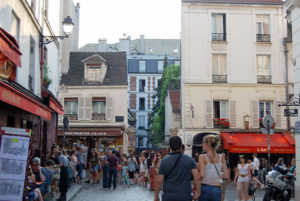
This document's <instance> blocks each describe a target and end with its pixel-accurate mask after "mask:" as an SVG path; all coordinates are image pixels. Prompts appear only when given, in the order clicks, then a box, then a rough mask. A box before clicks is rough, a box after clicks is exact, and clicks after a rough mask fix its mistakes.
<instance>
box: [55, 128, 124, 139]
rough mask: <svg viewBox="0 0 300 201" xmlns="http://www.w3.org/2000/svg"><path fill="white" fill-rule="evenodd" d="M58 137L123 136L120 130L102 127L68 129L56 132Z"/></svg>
mask: <svg viewBox="0 0 300 201" xmlns="http://www.w3.org/2000/svg"><path fill="white" fill-rule="evenodd" d="M58 135H59V136H64V135H65V136H78V137H96V136H98V137H101V136H102V137H119V136H122V135H123V129H122V128H115V127H111V128H109V127H103V128H95V127H94V128H88V127H87V128H70V130H68V131H65V132H64V131H63V130H62V128H60V129H59V130H58Z"/></svg>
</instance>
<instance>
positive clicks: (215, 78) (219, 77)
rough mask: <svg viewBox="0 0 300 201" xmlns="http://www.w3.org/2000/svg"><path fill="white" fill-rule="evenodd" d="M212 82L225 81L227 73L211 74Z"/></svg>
mask: <svg viewBox="0 0 300 201" xmlns="http://www.w3.org/2000/svg"><path fill="white" fill-rule="evenodd" d="M212 81H213V83H227V75H213V76H212Z"/></svg>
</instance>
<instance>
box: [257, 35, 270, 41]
mask: <svg viewBox="0 0 300 201" xmlns="http://www.w3.org/2000/svg"><path fill="white" fill-rule="evenodd" d="M256 41H257V42H270V41H271V34H256Z"/></svg>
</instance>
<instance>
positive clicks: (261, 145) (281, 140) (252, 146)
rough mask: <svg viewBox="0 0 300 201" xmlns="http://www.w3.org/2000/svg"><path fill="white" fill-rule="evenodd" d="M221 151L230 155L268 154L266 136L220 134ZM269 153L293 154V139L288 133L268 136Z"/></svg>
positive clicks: (258, 134)
mask: <svg viewBox="0 0 300 201" xmlns="http://www.w3.org/2000/svg"><path fill="white" fill-rule="evenodd" d="M221 137H222V140H223V149H226V150H228V151H229V152H231V153H268V135H265V134H262V133H221ZM270 145H271V149H270V152H271V153H277V154H294V153H295V139H294V138H293V137H292V136H291V135H290V133H287V132H285V133H275V134H273V135H270Z"/></svg>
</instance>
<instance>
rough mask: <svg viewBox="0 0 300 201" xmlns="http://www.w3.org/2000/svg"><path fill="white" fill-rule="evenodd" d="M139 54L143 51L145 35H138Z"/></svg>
mask: <svg viewBox="0 0 300 201" xmlns="http://www.w3.org/2000/svg"><path fill="white" fill-rule="evenodd" d="M139 52H140V53H141V54H144V53H145V35H140V51H139Z"/></svg>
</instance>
